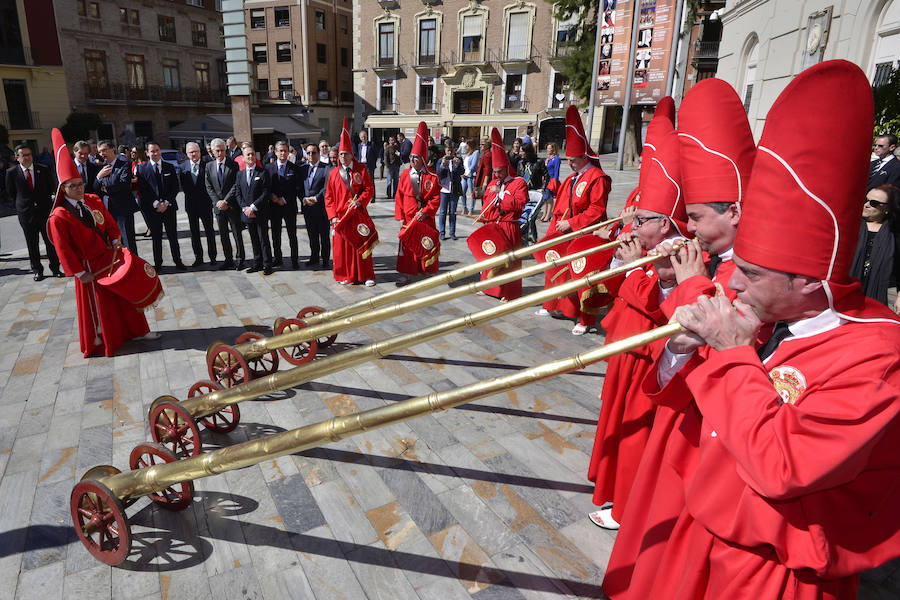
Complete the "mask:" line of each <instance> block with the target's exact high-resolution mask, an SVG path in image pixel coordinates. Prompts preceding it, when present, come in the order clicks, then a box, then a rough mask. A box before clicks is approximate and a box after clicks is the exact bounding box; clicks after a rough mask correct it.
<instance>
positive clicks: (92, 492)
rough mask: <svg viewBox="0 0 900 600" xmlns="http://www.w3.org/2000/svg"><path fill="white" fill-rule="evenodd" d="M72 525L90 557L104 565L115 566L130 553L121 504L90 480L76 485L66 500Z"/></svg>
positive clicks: (129, 538)
mask: <svg viewBox="0 0 900 600" xmlns="http://www.w3.org/2000/svg"><path fill="white" fill-rule="evenodd" d="M69 508H70V510H71V513H72V524H73V525H74V526H75V531H76V533H77V534H78V539H80V540H81V543H82V544H84V547H85V548H87V551H88V552H90V553H91V555H92V556H93V557H94V558H96V559H97V560H99V561H100V562H102V563H105V564H107V565H113V566H115V565H119V564H121V563H122V562H123V561H124V560H125V559H126V558H127V557H128V553H129V552H131V526H130V525H129V524H128V517H127V516H126V515H125V508H124V507H123V506H122V502H121V501H120V500H119V499H118V498H116V497H115V496H114V495H113V493H112V492H111V491H109V488H108V487H106V486H105V485H103V484H102V483H100V482H98V481H94V480H93V479H86V480H84V481H79V482H78V483H76V484H75V487H74V488H72V495H71V496H70V499H69Z"/></svg>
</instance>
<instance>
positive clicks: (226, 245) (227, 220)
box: [216, 209, 245, 262]
mask: <svg viewBox="0 0 900 600" xmlns="http://www.w3.org/2000/svg"><path fill="white" fill-rule="evenodd" d="M216 224H217V225H218V226H219V240H220V241H221V242H222V252H224V253H225V260H226V261H229V262H231V261H234V250H232V248H231V239H230V238H229V237H228V230H229V229H230V230H231V237H233V238H234V245H235V249H236V250H237V259H238V260H244V257H245V255H244V234H243V233H242V232H243V231H244V224H243V223H241V215H240V213H239V212H238V211H236V210H233V209H228V210H224V211H219V212H218V213H216Z"/></svg>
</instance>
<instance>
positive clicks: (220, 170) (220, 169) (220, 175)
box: [219, 162, 225, 186]
mask: <svg viewBox="0 0 900 600" xmlns="http://www.w3.org/2000/svg"><path fill="white" fill-rule="evenodd" d="M224 166H225V163H224V162H220V163H219V185H220V186H221V185H222V167H224Z"/></svg>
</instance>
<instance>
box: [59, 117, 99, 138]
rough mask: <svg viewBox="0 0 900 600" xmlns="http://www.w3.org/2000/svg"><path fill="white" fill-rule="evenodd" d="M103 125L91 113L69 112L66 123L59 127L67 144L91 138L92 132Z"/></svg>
mask: <svg viewBox="0 0 900 600" xmlns="http://www.w3.org/2000/svg"><path fill="white" fill-rule="evenodd" d="M101 125H103V120H102V119H101V118H100V115H98V114H97V113H92V112H71V113H69V116H68V117H66V122H65V124H63V126H62V127H60V128H59V129H60V131H61V132H62V134H63V137H64V138H65V139H66V141H67V142H69V143H72V142H76V141H78V140H86V139H88V138H89V137H91V132H92V131H97V130H98V129H99V128H100V126H101Z"/></svg>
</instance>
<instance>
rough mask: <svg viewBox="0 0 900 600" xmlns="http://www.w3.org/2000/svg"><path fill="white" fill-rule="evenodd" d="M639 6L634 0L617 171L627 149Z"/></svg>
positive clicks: (620, 168) (621, 166)
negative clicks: (626, 137)
mask: <svg viewBox="0 0 900 600" xmlns="http://www.w3.org/2000/svg"><path fill="white" fill-rule="evenodd" d="M638 8H639V7H638V0H634V8H633V9H632V12H631V46H630V47H629V50H628V75H627V76H626V77H625V102H624V104H622V126H621V129H620V131H619V152H618V154H616V170H617V171H621V170H622V169H623V165H622V163H623V162H624V160H625V157H624V155H623V153H624V151H625V134H626V133H627V131H628V110H629V109H630V108H631V90H632V88H634V54H635V51H636V50H637V34H638V19H639V18H640V12H639V10H638Z"/></svg>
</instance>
